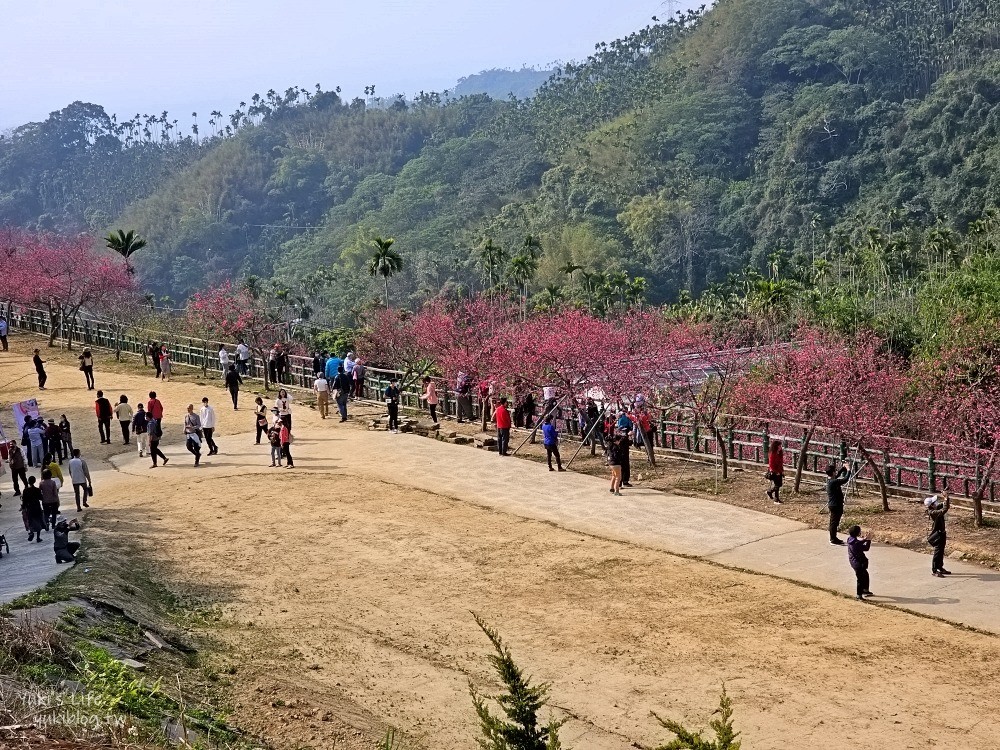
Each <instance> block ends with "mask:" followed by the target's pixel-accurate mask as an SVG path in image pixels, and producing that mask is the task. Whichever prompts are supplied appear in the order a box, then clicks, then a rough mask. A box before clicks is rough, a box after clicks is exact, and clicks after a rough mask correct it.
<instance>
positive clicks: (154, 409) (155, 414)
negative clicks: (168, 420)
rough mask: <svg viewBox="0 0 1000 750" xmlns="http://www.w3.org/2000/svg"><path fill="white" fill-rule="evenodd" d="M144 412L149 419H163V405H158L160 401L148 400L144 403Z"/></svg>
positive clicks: (155, 399) (156, 399)
mask: <svg viewBox="0 0 1000 750" xmlns="http://www.w3.org/2000/svg"><path fill="white" fill-rule="evenodd" d="M146 412H147V413H148V414H149V418H150V419H163V404H161V403H160V399H158V398H151V399H149V401H148V402H147V403H146Z"/></svg>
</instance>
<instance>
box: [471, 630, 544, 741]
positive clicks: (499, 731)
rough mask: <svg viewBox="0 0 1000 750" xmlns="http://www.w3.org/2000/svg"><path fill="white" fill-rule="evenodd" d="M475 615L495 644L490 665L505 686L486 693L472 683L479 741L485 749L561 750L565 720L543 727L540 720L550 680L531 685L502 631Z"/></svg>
mask: <svg viewBox="0 0 1000 750" xmlns="http://www.w3.org/2000/svg"><path fill="white" fill-rule="evenodd" d="M472 616H473V617H474V618H475V619H476V624H477V625H478V626H479V627H480V628H481V629H482V631H483V632H484V633H485V634H486V637H487V638H489V639H490V643H492V644H493V648H494V650H495V651H496V653H495V654H492V655H490V656H489V660H490V664H492V665H493V668H494V669H495V670H496V672H497V676H499V677H500V681H501V682H502V683H503V685H504V692H502V693H501V694H499V695H496V696H483V695H480V694H479V693H478V692H477V691H476V689H475V688H474V687H473V685H472V682H471V681H470V682H469V693H470V694H471V695H472V705H473V706H475V709H476V714H478V716H479V726H480V729H481V730H482V734H483V736H482V737H481V738H479V740H478V742H479V746H480V747H481V748H482V749H483V750H561V748H562V745H560V744H559V727H560V726H562V723H563V722H561V721H556V720H555V719H552V718H550V719H549V721H548V723H547V724H545V725H542V726H540V725H539V723H538V712H539V711H540V710H541V709H542V708H543V707H544V706H545V705H546V703H547V702H548V693H549V685H548V683H543V684H541V685H532V684H531V680H530V678H527V677H525V676H524V673H523V672H522V671H521V669H520V667H518V666H517V664H515V663H514V658H513V656H511V653H510V649H509V648H508V647H507V645H506V644H505V643H504V642H503V639H502V638H501V637H500V634H499V633H498V632H497V631H496V630H494V629H493V628H491V627H489V626H488V625H487V624H486V623H485V622H483V620H482V618H480V617H479V615H477V614H476V613H475V612H473V613H472ZM488 697H492V699H493V700H494V701H496V703H498V704H499V706H500V709H501V710H502V711H503V713H504V716H503V717H501V716H496V715H494V714H493V713H491V712H490V709H489V706H488V705H487V702H486V701H487V698H488ZM504 717H506V718H504Z"/></svg>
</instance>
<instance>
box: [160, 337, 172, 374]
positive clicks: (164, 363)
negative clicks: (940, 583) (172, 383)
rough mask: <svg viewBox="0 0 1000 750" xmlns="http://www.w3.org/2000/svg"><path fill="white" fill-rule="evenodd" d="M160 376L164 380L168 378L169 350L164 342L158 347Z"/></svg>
mask: <svg viewBox="0 0 1000 750" xmlns="http://www.w3.org/2000/svg"><path fill="white" fill-rule="evenodd" d="M160 378H161V379H162V380H163V381H164V382H166V381H168V380H170V350H169V349H167V345H166V344H164V345H163V346H162V347H161V348H160Z"/></svg>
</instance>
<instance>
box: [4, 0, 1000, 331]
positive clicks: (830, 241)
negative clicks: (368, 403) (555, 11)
mask: <svg viewBox="0 0 1000 750" xmlns="http://www.w3.org/2000/svg"><path fill="white" fill-rule="evenodd" d="M945 8H947V9H945ZM997 13H998V11H997V9H996V5H995V3H992V2H987V0H979V1H978V2H974V1H971V0H970V1H966V0H956V1H955V2H952V3H949V4H945V5H943V4H942V3H940V2H939V1H938V0H902V1H901V2H888V1H886V0H864V1H862V0H835V1H833V2H818V0H720V1H719V2H718V3H716V5H715V6H714V7H713V8H712V9H711V10H709V11H706V12H703V13H700V14H691V15H688V16H685V17H681V18H680V19H679V20H674V21H671V22H670V23H668V24H656V25H654V26H650V27H648V28H646V29H643V30H640V31H638V32H636V33H635V34H633V35H632V36H630V37H628V38H626V39H622V40H618V41H614V42H609V43H607V44H602V45H600V46H599V47H598V50H597V51H596V53H595V54H594V56H592V57H591V58H589V59H588V60H586V61H584V62H582V63H579V64H571V65H566V66H564V67H563V68H561V69H559V70H557V71H555V73H554V74H553V75H552V77H551V78H550V79H549V80H548V81H547V82H545V83H544V84H543V85H542V86H541V87H540V88H539V89H538V91H537V93H536V95H535V96H534V97H533V98H532V99H530V100H523V101H507V100H492V99H490V98H489V97H487V96H484V95H474V96H466V97H463V98H461V99H457V100H448V101H445V102H444V103H442V99H441V97H439V96H437V95H434V94H424V95H422V96H421V97H418V99H417V100H416V101H415V102H405V101H402V100H397V101H391V102H371V101H367V102H366V101H362V100H355V101H353V102H347V101H343V100H341V98H340V97H339V95H338V93H337V92H322V91H317V92H315V93H314V92H303V91H301V90H295V89H290V90H289V91H288V92H285V94H284V95H280V94H276V93H275V92H269V94H268V96H267V97H265V98H260V99H259V100H254V101H253V102H252V104H250V105H246V106H245V107H242V108H241V109H240V110H239V111H238V112H237V113H234V115H232V116H230V117H229V118H228V120H226V121H225V125H227V126H228V127H229V132H228V133H227V132H225V129H223V128H222V124H223V120H224V118H223V117H222V116H221V115H219V117H218V119H217V123H216V130H217V131H221V132H220V133H219V135H217V136H216V137H215V138H209V139H208V140H207V141H206V140H205V139H204V135H205V134H204V133H203V134H202V138H201V140H200V142H198V141H197V140H196V139H194V138H193V137H192V136H185V137H184V138H178V137H177V135H176V133H171V132H170V131H169V130H167V131H166V135H164V134H163V128H164V127H165V125H168V124H169V122H166V123H165V122H160V123H159V124H158V125H157V123H155V122H154V123H153V128H154V129H156V128H157V127H158V128H159V131H158V132H159V134H158V135H157V133H152V134H150V135H149V136H145V135H144V134H143V132H142V128H141V127H140V129H139V132H138V133H137V134H134V135H133V137H132V140H131V141H127V138H126V137H125V136H123V135H122V133H121V131H120V130H119V131H115V124H113V123H112V124H110V125H109V124H107V123H105V122H104V121H103V120H102V119H101V114H102V113H101V112H97V111H92V110H91V109H89V108H88V109H85V111H84V112H82V114H79V115H78V116H77V115H74V117H72V118H71V119H72V122H71V123H69V124H67V123H65V122H64V120H65V119H66V118H62V119H59V120H57V121H56V122H48V123H45V124H41V125H37V126H27V127H28V130H26V131H23V132H18V133H15V134H14V137H13V138H7V139H5V140H4V141H3V142H0V221H4V220H6V221H13V222H18V223H25V224H40V225H43V226H61V227H69V226H72V225H90V226H92V227H95V228H103V225H115V226H118V225H121V226H127V227H130V228H135V229H137V230H138V231H139V232H140V233H141V234H143V235H144V236H146V237H147V238H148V239H149V240H150V247H149V249H148V250H147V251H145V254H144V257H143V258H142V259H141V260H140V272H141V273H142V274H143V279H144V280H145V281H146V283H148V284H149V285H151V286H153V287H155V288H156V289H157V290H158V291H159V292H160V293H169V294H171V295H173V296H174V297H182V296H183V295H185V294H187V293H189V292H190V291H192V290H193V289H195V288H197V287H198V286H201V285H203V284H205V283H209V282H213V281H218V280H220V279H222V278H224V277H226V276H228V275H231V274H233V273H255V274H259V275H265V276H269V275H272V274H273V275H276V276H277V277H278V278H279V279H281V280H283V281H284V282H285V283H286V284H288V285H289V286H290V287H292V288H294V289H299V290H300V291H302V293H303V294H305V295H306V296H308V297H309V298H310V299H311V300H312V302H313V304H314V306H315V307H316V308H317V309H322V310H324V311H326V313H327V314H328V316H329V317H330V318H331V319H342V318H344V317H345V316H347V315H349V312H350V311H351V310H353V309H357V308H358V307H360V306H362V305H364V304H366V303H367V302H368V301H369V300H370V299H371V298H372V296H373V289H374V287H373V286H372V283H371V281H370V279H369V278H368V276H367V271H366V269H365V267H364V266H365V261H366V260H367V258H368V255H369V252H370V251H369V241H370V239H371V238H372V237H373V236H375V235H385V236H393V237H395V238H396V248H397V249H398V250H399V251H400V252H401V253H402V255H403V257H404V261H405V267H404V271H403V273H402V274H401V275H400V276H398V277H396V278H394V279H393V280H392V285H393V287H394V289H395V295H396V298H397V299H399V300H401V301H408V302H409V303H411V304H417V303H419V301H420V300H422V299H425V298H426V297H428V296H431V295H436V294H439V293H442V292H444V293H448V292H449V291H456V290H459V289H471V288H481V281H480V278H481V270H480V263H479V259H478V256H477V254H476V252H475V248H477V247H479V246H480V245H481V244H482V242H483V240H484V239H485V238H487V237H488V238H491V239H492V240H493V241H494V242H495V243H496V244H497V245H500V246H501V247H503V248H505V249H506V250H507V252H508V254H511V253H515V252H517V248H518V247H519V246H520V245H521V244H522V243H523V241H524V237H525V236H526V235H528V234H530V235H533V236H535V237H538V238H540V240H541V246H542V255H541V258H540V261H539V265H538V269H537V273H536V274H535V276H534V278H533V280H532V281H531V287H532V289H533V290H536V291H537V290H540V289H542V288H543V287H544V286H546V285H550V284H564V283H566V282H567V281H568V277H566V276H565V275H564V274H563V273H562V272H561V271H560V268H562V267H563V266H565V264H567V263H572V264H575V265H578V266H581V267H582V269H583V270H584V271H587V272H592V271H593V272H599V271H617V270H622V271H627V272H629V273H630V274H632V275H633V276H635V275H641V276H644V277H645V278H646V279H647V281H648V289H649V294H650V296H651V297H652V298H653V299H654V300H672V299H676V298H677V297H678V295H680V294H681V293H682V292H683V291H685V290H686V291H689V292H691V293H695V294H697V293H699V292H701V291H703V290H705V289H707V288H709V287H710V286H712V285H717V284H720V283H722V282H725V281H726V279H727V277H729V276H730V274H732V273H735V272H739V271H741V270H742V269H743V268H744V267H745V266H746V265H747V264H751V265H753V266H756V267H757V268H759V269H761V270H762V271H763V270H764V269H765V268H767V267H768V266H769V265H770V264H773V263H774V260H773V259H774V257H784V258H786V259H797V260H796V262H798V263H800V265H801V264H802V263H803V262H804V261H803V260H802V259H803V258H805V259H807V260H808V261H809V262H812V261H815V260H816V258H817V257H818V256H830V257H832V256H831V253H836V252H839V251H837V248H838V247H841V246H845V245H850V244H852V243H853V244H854V245H857V244H858V243H860V242H862V239H863V237H865V236H866V235H865V232H866V231H867V230H868V228H869V227H877V228H880V229H881V230H882V231H885V232H888V233H889V234H891V233H892V232H894V231H900V230H901V228H904V227H905V228H906V229H907V231H909V232H911V233H915V236H916V235H917V234H920V233H922V232H926V231H929V230H930V229H931V228H933V227H942V226H944V227H947V228H948V229H949V230H955V231H959V232H964V231H965V230H966V229H967V228H968V227H969V225H970V224H971V223H972V222H974V221H975V220H977V219H978V218H979V217H980V216H982V215H983V213H984V212H985V211H986V210H987V209H989V208H991V207H993V206H995V205H997V202H998V197H1000V193H998V191H1000V184H998V180H1000V140H998V139H1000V133H998V127H1000V109H998V104H1000V85H998V84H997V83H996V81H997V80H998V73H1000V53H998V48H1000V26H998V16H997ZM373 105H374V106H373ZM74 106H77V107H84V106H85V105H74ZM97 109H99V108H97ZM70 114H71V115H72V114H73V113H70ZM94 122H98V123H100V124H101V126H100V127H96V128H95V127H94ZM140 125H141V123H140ZM71 126H72V127H71ZM67 128H68V130H67ZM73 128H75V130H74V129H73ZM102 128H103V130H102ZM51 131H56V135H53V134H52V132H51ZM66 132H68V133H69V135H66V134H65V133H66ZM126 135H127V134H126ZM914 252H915V251H914ZM917 260H919V259H917ZM917 260H914V261H913V262H917ZM573 278H574V279H575V281H574V283H575V284H577V285H579V283H580V280H579V275H577V276H574V277H573Z"/></svg>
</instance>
